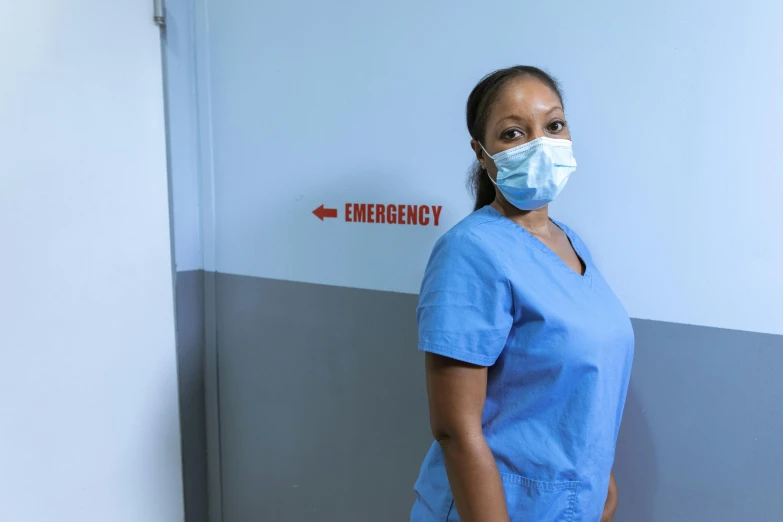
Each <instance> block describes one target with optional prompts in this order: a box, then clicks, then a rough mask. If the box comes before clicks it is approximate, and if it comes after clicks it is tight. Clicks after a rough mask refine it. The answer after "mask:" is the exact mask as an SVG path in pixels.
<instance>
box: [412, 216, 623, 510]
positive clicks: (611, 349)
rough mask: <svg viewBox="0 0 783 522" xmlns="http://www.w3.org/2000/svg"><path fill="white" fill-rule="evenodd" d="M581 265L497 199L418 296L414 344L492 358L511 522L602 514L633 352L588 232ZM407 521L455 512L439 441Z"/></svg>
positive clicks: (491, 395)
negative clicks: (507, 213) (499, 206)
mask: <svg viewBox="0 0 783 522" xmlns="http://www.w3.org/2000/svg"><path fill="white" fill-rule="evenodd" d="M555 224H557V226H559V227H560V228H561V229H562V230H563V231H564V232H565V233H566V234H567V235H568V238H569V239H570V240H571V244H572V245H573V247H574V250H576V252H577V254H578V255H579V257H581V258H582V261H583V262H584V264H585V266H586V270H585V273H584V275H580V274H578V273H576V272H574V271H573V270H572V269H571V268H569V267H568V265H566V264H565V263H564V262H563V261H562V260H561V259H560V258H559V257H558V256H557V254H555V253H554V252H553V251H552V250H550V249H549V248H548V247H547V246H545V245H544V244H543V243H542V242H541V241H539V240H538V239H536V238H535V237H534V236H533V235H531V234H530V233H529V232H527V231H526V230H525V229H524V228H522V227H521V226H519V225H517V224H516V223H514V222H512V221H511V220H509V219H507V218H505V217H503V216H502V215H501V214H500V212H498V211H497V210H496V209H495V208H494V207H492V206H487V207H484V208H483V209H481V210H478V211H476V212H474V213H473V214H471V215H470V216H468V217H467V218H466V219H464V220H463V221H462V222H461V223H459V224H457V225H456V226H455V227H454V228H453V229H451V230H450V231H449V232H448V233H446V235H444V236H443V237H442V238H441V239H440V240H439V241H438V243H437V244H436V245H435V249H434V250H433V252H432V256H431V258H430V262H429V265H428V267H427V270H426V273H425V276H424V282H423V284H422V289H421V294H420V297H419V307H418V310H417V316H418V323H419V349H420V350H423V351H427V352H432V353H436V354H440V355H444V356H446V357H450V358H453V359H459V360H461V361H466V362H468V363H473V364H477V365H481V366H488V367H489V369H488V382H487V397H486V402H485V405H484V412H483V417H482V427H483V432H484V437H485V439H486V441H487V444H488V445H489V447H490V449H491V450H492V453H493V455H494V456H495V461H496V462H497V466H498V470H499V471H500V477H501V480H502V482H503V487H504V489H505V494H506V505H507V507H508V511H509V515H510V516H511V521H512V522H555V521H557V522H561V521H564V522H575V521H580V522H581V521H584V522H597V521H598V520H599V518H600V516H601V513H602V511H603V506H604V502H605V501H606V494H607V490H608V486H609V473H610V471H611V468H612V462H613V460H614V452H615V442H616V439H617V432H618V430H619V427H620V418H621V416H622V411H623V405H624V403H625V394H626V390H627V388H628V380H629V377H630V372H631V361H632V359H633V345H634V339H633V330H632V328H631V322H630V320H629V318H628V314H627V313H626V311H625V309H624V308H623V306H622V305H621V304H620V301H619V300H618V299H617V297H616V296H615V295H614V293H613V292H612V290H611V289H610V288H609V286H608V285H607V284H606V282H605V281H604V279H603V278H602V277H601V274H599V273H598V270H597V269H596V267H595V266H594V264H593V260H592V258H591V257H590V253H589V252H588V250H587V247H586V246H585V245H584V243H582V241H581V240H580V239H579V237H577V235H576V234H574V233H573V232H572V231H571V230H570V229H569V228H567V227H566V226H564V225H562V224H560V223H557V222H556V223H555ZM415 490H416V493H417V499H416V502H415V504H414V506H413V511H412V512H411V521H412V522H444V521H446V522H451V521H458V520H460V518H459V515H458V513H457V509H456V507H455V506H454V499H453V497H452V495H451V490H450V488H449V482H448V478H447V476H446V469H445V467H444V462H443V452H442V451H441V448H440V446H439V445H438V443H437V442H435V443H433V444H432V447H431V448H430V450H429V453H428V454H427V456H426V458H425V459H424V463H423V465H422V467H421V473H420V475H419V478H418V480H417V481H416V485H415Z"/></svg>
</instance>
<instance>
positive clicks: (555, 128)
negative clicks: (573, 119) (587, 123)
mask: <svg viewBox="0 0 783 522" xmlns="http://www.w3.org/2000/svg"><path fill="white" fill-rule="evenodd" d="M564 128H565V123H564V122H562V121H553V122H552V123H550V124H549V132H560V131H561V130H563V129H564Z"/></svg>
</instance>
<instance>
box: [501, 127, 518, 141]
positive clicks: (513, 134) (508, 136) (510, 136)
mask: <svg viewBox="0 0 783 522" xmlns="http://www.w3.org/2000/svg"><path fill="white" fill-rule="evenodd" d="M520 136H522V132H521V131H519V129H510V130H507V131H506V132H504V133H503V136H502V138H503V139H504V140H515V139H517V138H519V137H520Z"/></svg>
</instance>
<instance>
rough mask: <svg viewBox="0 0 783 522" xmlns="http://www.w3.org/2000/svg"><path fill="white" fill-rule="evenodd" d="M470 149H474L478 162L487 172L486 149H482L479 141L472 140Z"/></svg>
mask: <svg viewBox="0 0 783 522" xmlns="http://www.w3.org/2000/svg"><path fill="white" fill-rule="evenodd" d="M470 148H472V149H473V152H474V153H475V154H476V160H478V162H479V164H480V165H481V168H482V169H484V170H487V165H486V164H485V163H484V149H482V148H481V144H479V142H478V140H470Z"/></svg>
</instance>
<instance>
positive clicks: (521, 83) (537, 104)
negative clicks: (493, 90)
mask: <svg viewBox="0 0 783 522" xmlns="http://www.w3.org/2000/svg"><path fill="white" fill-rule="evenodd" d="M553 109H555V110H553ZM556 109H560V110H562V104H561V102H560V98H559V97H558V96H557V94H556V93H555V92H554V91H553V90H552V89H551V88H550V87H549V86H548V85H546V84H545V83H543V82H542V81H540V80H538V79H536V78H529V77H520V78H515V79H513V80H510V81H509V82H508V83H507V84H506V85H504V86H503V87H502V88H501V90H500V92H499V93H498V96H497V98H496V99H495V103H493V104H492V108H491V110H490V119H492V120H498V119H500V118H505V117H507V116H509V115H514V114H518V115H520V116H522V115H532V114H538V113H549V112H556Z"/></svg>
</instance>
